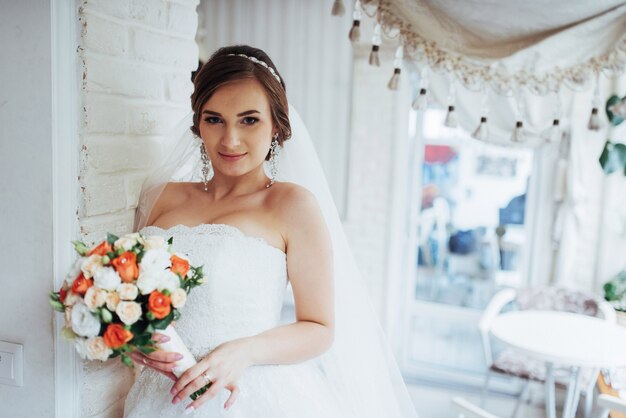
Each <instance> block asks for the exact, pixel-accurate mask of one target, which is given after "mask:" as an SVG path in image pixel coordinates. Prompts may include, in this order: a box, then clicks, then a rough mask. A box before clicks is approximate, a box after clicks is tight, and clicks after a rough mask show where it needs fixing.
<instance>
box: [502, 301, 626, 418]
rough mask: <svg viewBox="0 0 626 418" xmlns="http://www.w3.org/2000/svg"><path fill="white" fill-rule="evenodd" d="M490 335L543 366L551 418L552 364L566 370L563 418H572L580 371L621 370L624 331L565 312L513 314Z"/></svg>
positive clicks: (625, 356)
mask: <svg viewBox="0 0 626 418" xmlns="http://www.w3.org/2000/svg"><path fill="white" fill-rule="evenodd" d="M490 331H491V334H492V335H493V337H494V338H496V339H497V340H499V341H501V342H502V343H504V344H506V345H507V346H509V347H511V348H513V349H515V350H517V351H519V352H521V353H523V354H526V355H527V356H530V357H533V358H535V359H537V360H540V361H543V362H545V363H546V368H547V370H546V413H547V415H548V417H549V418H555V417H556V405H555V400H554V375H553V373H552V370H553V367H554V365H555V364H556V365H558V366H567V367H570V368H571V375H570V380H569V384H568V387H567V396H566V398H565V405H564V407H563V418H570V417H574V416H575V415H576V409H577V406H578V399H579V396H580V390H579V383H580V378H579V376H580V368H581V367H588V368H592V369H600V368H610V367H620V366H626V328H624V327H620V326H617V325H615V324H611V323H609V322H607V321H604V320H602V319H599V318H593V317H589V316H585V315H579V314H573V313H568V312H556V311H532V310H529V311H516V312H509V313H505V314H501V315H499V316H498V317H496V318H495V319H494V320H493V323H492V325H491V330H490Z"/></svg>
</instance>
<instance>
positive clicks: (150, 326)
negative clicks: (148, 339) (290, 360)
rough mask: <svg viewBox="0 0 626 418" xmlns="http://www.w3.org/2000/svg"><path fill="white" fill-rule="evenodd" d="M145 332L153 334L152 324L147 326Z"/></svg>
mask: <svg viewBox="0 0 626 418" xmlns="http://www.w3.org/2000/svg"><path fill="white" fill-rule="evenodd" d="M145 332H148V333H150V334H153V333H154V326H152V324H148V326H147V327H146V331H145Z"/></svg>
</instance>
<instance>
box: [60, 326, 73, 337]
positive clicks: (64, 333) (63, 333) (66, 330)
mask: <svg viewBox="0 0 626 418" xmlns="http://www.w3.org/2000/svg"><path fill="white" fill-rule="evenodd" d="M61 337H63V338H64V339H66V340H73V339H75V338H76V333H75V332H74V331H72V328H68V327H63V329H62V330H61Z"/></svg>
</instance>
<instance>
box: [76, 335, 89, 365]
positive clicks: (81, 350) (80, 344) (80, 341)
mask: <svg viewBox="0 0 626 418" xmlns="http://www.w3.org/2000/svg"><path fill="white" fill-rule="evenodd" d="M74 347H76V352H77V353H78V355H79V356H80V358H82V359H83V360H87V349H86V348H85V338H76V339H74Z"/></svg>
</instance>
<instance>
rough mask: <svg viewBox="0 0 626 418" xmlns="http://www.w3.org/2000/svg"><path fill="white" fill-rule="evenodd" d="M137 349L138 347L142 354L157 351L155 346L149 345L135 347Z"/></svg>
mask: <svg viewBox="0 0 626 418" xmlns="http://www.w3.org/2000/svg"><path fill="white" fill-rule="evenodd" d="M137 349H138V350H139V351H141V352H142V353H143V354H146V355H148V354H152V353H154V352H155V351H157V348H156V347H149V346H142V347H137Z"/></svg>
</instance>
